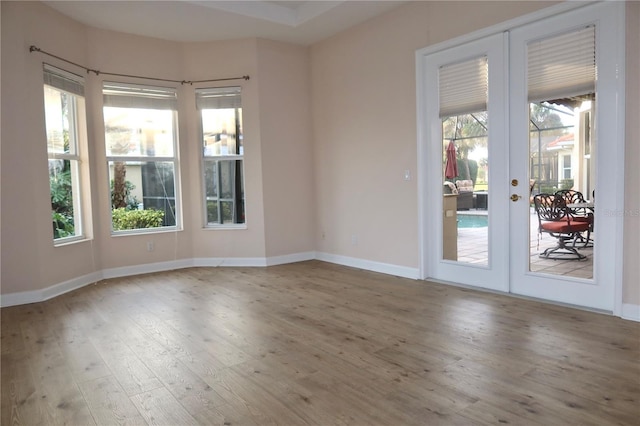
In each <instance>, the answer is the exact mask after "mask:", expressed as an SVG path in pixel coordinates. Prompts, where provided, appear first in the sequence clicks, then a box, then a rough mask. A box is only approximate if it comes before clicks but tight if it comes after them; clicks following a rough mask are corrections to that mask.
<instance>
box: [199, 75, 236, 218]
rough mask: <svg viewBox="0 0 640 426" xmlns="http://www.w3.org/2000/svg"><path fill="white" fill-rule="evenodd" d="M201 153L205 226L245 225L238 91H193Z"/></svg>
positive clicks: (228, 89)
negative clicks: (198, 117) (198, 119)
mask: <svg viewBox="0 0 640 426" xmlns="http://www.w3.org/2000/svg"><path fill="white" fill-rule="evenodd" d="M196 106H197V108H198V110H199V111H200V121H201V127H200V131H201V141H202V152H203V170H204V173H203V177H204V206H205V218H206V220H205V226H207V227H217V226H234V225H238V224H244V223H245V211H244V205H245V201H244V175H243V160H244V147H243V141H242V139H243V138H242V105H241V99H240V88H239V87H225V88H215V89H214V88H211V89H197V90H196Z"/></svg>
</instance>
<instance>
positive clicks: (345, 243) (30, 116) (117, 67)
mask: <svg viewBox="0 0 640 426" xmlns="http://www.w3.org/2000/svg"><path fill="white" fill-rule="evenodd" d="M549 4H550V3H541V2H495V3H490V2H469V3H465V4H461V3H460V2H410V3H408V4H405V5H403V6H400V7H398V8H397V9H395V10H393V11H391V12H389V13H387V14H385V15H384V16H381V17H378V18H375V19H373V20H371V21H368V22H366V23H364V24H362V25H359V26H357V27H354V28H352V29H350V30H348V31H345V32H344V33H342V34H339V35H337V36H335V37H332V38H330V39H328V40H325V41H323V42H321V43H318V44H316V45H314V46H312V47H311V48H309V49H307V48H302V47H297V46H291V45H286V44H282V43H275V42H270V41H265V40H234V41H225V42H211V43H188V44H183V43H173V42H168V41H162V40H154V39H148V38H144V37H138V36H131V35H124V34H118V33H114V32H109V31H103V30H98V29H94V28H87V27H84V26H82V25H80V24H78V23H75V22H73V21H70V20H69V19H67V18H65V17H63V16H61V15H59V14H58V13H57V12H54V11H53V10H51V9H49V8H48V7H46V6H44V5H42V4H40V3H29V2H2V157H1V159H2V229H1V231H2V294H11V293H16V292H21V291H29V290H37V289H43V288H47V287H49V286H52V285H54V284H57V283H60V282H63V281H65V280H70V279H73V278H76V277H80V276H82V275H85V274H89V273H91V272H94V271H99V270H102V269H108V268H117V267H122V266H130V265H136V264H148V263H154V262H166V261H171V260H175V259H189V258H208V257H270V256H281V255H287V254H295V253H300V252H307V251H312V250H317V251H319V252H324V253H329V254H334V255H340V256H349V257H354V258H359V259H365V260H370V261H375V262H382V263H387V264H391V265H398V266H405V267H409V268H417V267H418V264H419V259H418V237H417V234H418V230H417V226H418V218H417V211H418V208H417V196H416V193H417V185H416V173H417V170H416V167H417V162H416V158H415V153H416V97H415V93H416V88H415V56H414V55H415V51H416V49H419V48H423V47H425V46H429V45H432V44H434V43H438V42H441V41H444V40H447V39H450V38H452V37H456V36H459V35H462V34H465V33H469V32H471V31H474V30H477V29H480V28H483V27H487V26H490V25H493V24H496V23H499V22H501V21H505V20H508V19H511V18H513V17H517V16H520V15H523V14H526V13H529V12H532V11H534V10H537V9H540V8H542V7H545V6H548V5H549ZM462 9H463V10H464V11H465V13H464V14H463V13H460V10H462ZM628 9H629V11H630V12H632V13H629V14H628V15H630V16H629V17H628V23H629V28H628V31H627V32H628V35H627V39H628V47H627V51H628V57H627V62H628V67H627V80H628V86H627V93H628V94H627V122H628V126H627V142H626V147H627V149H626V166H627V168H626V173H625V177H626V182H627V184H629V185H630V187H632V188H635V187H637V186H638V184H639V183H640V182H639V174H638V168H637V164H638V160H639V159H640V149H639V145H640V141H639V138H640V131H639V130H640V129H638V120H636V119H635V118H634V117H637V116H638V113H639V110H640V108H639V106H638V99H639V98H640V93H638V92H639V88H638V78H637V76H638V72H639V69H638V68H639V65H638V62H639V57H638V56H639V55H638V51H637V49H635V48H634V46H637V45H638V40H639V38H638V24H639V22H638V15H639V13H638V12H639V6H638V3H634V4H631V3H629V5H628ZM31 44H35V45H38V46H39V47H41V48H43V49H45V50H49V51H51V52H55V53H56V54H58V55H60V56H63V57H65V58H69V59H71V60H74V61H77V62H79V63H81V64H86V65H88V66H90V67H91V68H98V69H103V70H105V71H114V72H122V73H133V74H143V75H150V76H159V77H165V78H175V79H179V80H182V79H191V80H198V79H206V78H215V77H229V76H237V75H244V74H249V75H250V76H251V79H250V80H249V81H239V82H237V83H235V82H233V83H232V84H240V85H241V86H242V87H243V101H244V105H245V147H246V151H245V152H246V155H245V162H246V164H245V173H246V194H247V200H248V205H247V220H248V227H247V229H246V230H229V231H212V230H204V229H203V228H202V213H201V211H202V202H201V200H200V191H201V181H200V171H199V168H200V164H199V150H200V145H199V141H198V136H197V131H196V129H197V114H196V111H195V106H194V104H193V91H194V88H195V87H206V86H207V85H206V84H201V85H197V86H190V85H185V86H181V87H180V88H179V94H180V112H181V114H180V123H179V131H180V161H181V166H182V185H181V188H182V203H183V205H182V207H183V220H184V231H181V232H178V233H161V234H153V235H151V236H149V235H146V236H127V237H112V236H111V235H110V233H109V223H110V216H109V201H108V200H109V197H108V186H107V184H106V183H105V182H106V173H107V170H106V164H105V161H104V136H103V130H104V129H103V128H102V126H103V124H102V119H101V100H100V90H101V81H102V76H101V77H95V76H89V77H88V80H87V92H88V93H87V105H88V110H89V128H90V134H89V136H90V143H91V147H90V150H91V151H90V154H91V167H92V193H93V196H92V200H93V213H94V217H93V220H94V230H95V240H93V241H89V242H83V243H78V244H72V245H69V246H66V247H59V248H54V247H53V244H52V241H51V229H50V228H51V225H50V216H49V206H48V203H49V194H48V184H47V181H48V180H47V173H46V167H45V164H46V148H45V145H44V143H43V141H44V117H43V111H42V76H41V62H42V60H43V59H45V57H44V56H41V55H38V54H33V53H31V54H30V53H28V47H29V45H31ZM51 62H52V63H54V64H55V61H51ZM632 94H635V96H632ZM406 170H408V171H409V173H410V175H411V179H410V180H408V181H407V180H404V174H405V171H406ZM634 183H635V184H634ZM627 193H628V194H629V196H627V197H626V198H625V202H626V205H625V208H626V209H627V210H628V211H631V212H633V211H636V212H637V211H638V206H639V204H640V200H639V198H640V196H639V195H638V192H637V191H627ZM638 222H639V219H638V216H637V215H636V216H633V215H628V216H627V217H626V218H625V236H626V239H625V242H624V249H625V258H624V271H623V273H624V282H625V285H624V289H623V294H624V302H625V303H629V304H636V305H640V290H639V289H638V282H640V269H639V266H638V262H637V259H638V258H639V257H640V249H639V246H638V241H639V239H640V238H638V237H640V235H639V234H640V224H639V223H638ZM149 240H153V241H154V242H155V244H156V250H155V251H153V252H147V251H146V249H145V247H146V242H147V241H149Z"/></svg>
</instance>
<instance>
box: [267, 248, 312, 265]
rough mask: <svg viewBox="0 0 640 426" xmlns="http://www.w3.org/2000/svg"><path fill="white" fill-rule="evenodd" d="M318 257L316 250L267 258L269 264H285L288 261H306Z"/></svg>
mask: <svg viewBox="0 0 640 426" xmlns="http://www.w3.org/2000/svg"><path fill="white" fill-rule="evenodd" d="M314 259H316V252H315V251H307V252H303V253H294V254H285V255H284V256H273V257H268V258H267V266H275V265H285V264H287V263H296V262H304V261H307V260H314Z"/></svg>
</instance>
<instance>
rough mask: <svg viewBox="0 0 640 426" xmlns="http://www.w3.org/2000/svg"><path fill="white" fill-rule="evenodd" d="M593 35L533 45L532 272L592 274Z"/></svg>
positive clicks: (530, 89) (578, 34) (576, 33)
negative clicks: (577, 45) (578, 44)
mask: <svg viewBox="0 0 640 426" xmlns="http://www.w3.org/2000/svg"><path fill="white" fill-rule="evenodd" d="M594 34H595V33H594V30H593V27H587V28H584V29H581V30H579V31H574V32H570V33H567V34H562V35H559V36H556V37H553V38H547V39H543V40H539V41H534V42H531V43H529V45H528V61H529V63H528V71H529V77H528V98H529V178H530V181H529V185H530V193H529V204H530V208H529V229H530V234H529V235H530V246H529V270H530V271H532V272H540V273H545V274H553V275H563V276H571V277H577V278H586V279H592V278H593V250H594V244H595V241H596V239H595V232H594V231H595V226H594V225H595V217H594V210H595V209H594V204H593V202H594V197H595V173H594V172H595V169H594V161H595V153H596V149H595V148H596V141H595V140H594V139H593V136H594V135H595V132H592V131H591V129H592V128H593V126H594V123H593V119H594V117H595V114H594V112H595V111H594V110H595V99H596V94H595V42H594V37H595V35H594ZM578 42H579V43H580V46H579V47H575V46H576V43H578ZM581 49H582V51H581ZM558 53H560V54H558ZM570 53H571V55H570ZM577 57H580V58H579V60H576V59H575V58H577ZM577 82H579V84H578V83H577Z"/></svg>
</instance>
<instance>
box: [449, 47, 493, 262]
mask: <svg viewBox="0 0 640 426" xmlns="http://www.w3.org/2000/svg"><path fill="white" fill-rule="evenodd" d="M439 83H440V118H441V123H442V137H443V140H442V159H443V160H442V176H443V185H442V195H443V219H442V224H443V229H442V231H443V232H442V240H443V241H442V244H443V247H442V248H443V250H442V253H443V255H442V257H443V259H444V260H454V261H458V262H465V263H472V264H476V265H488V264H489V239H488V236H489V220H488V218H489V216H488V213H489V205H488V191H489V184H488V182H489V180H488V172H489V155H488V152H489V138H488V112H487V96H488V59H487V57H486V56H482V57H478V58H474V59H471V60H469V61H466V62H462V63H457V64H453V65H449V66H445V67H442V68H441V70H440V82H439Z"/></svg>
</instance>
